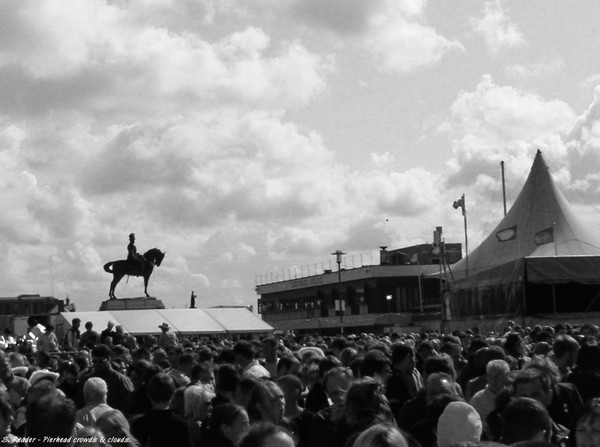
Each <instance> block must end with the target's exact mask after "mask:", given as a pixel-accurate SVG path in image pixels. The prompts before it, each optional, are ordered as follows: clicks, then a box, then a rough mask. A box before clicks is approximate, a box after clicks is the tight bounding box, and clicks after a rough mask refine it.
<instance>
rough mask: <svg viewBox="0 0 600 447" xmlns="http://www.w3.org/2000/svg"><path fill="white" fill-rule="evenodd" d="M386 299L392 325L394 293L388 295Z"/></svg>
mask: <svg viewBox="0 0 600 447" xmlns="http://www.w3.org/2000/svg"><path fill="white" fill-rule="evenodd" d="M385 299H386V301H387V303H388V318H389V320H390V326H391V325H392V295H386V296H385Z"/></svg>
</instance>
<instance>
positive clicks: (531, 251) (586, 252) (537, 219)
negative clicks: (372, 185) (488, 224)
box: [452, 150, 600, 283]
mask: <svg viewBox="0 0 600 447" xmlns="http://www.w3.org/2000/svg"><path fill="white" fill-rule="evenodd" d="M568 256H600V241H598V239H597V238H596V236H595V235H594V233H592V232H591V231H590V230H588V229H587V228H586V227H585V225H583V224H582V222H581V221H580V220H579V218H578V216H577V215H576V214H575V213H574V212H573V210H572V209H571V207H570V206H569V204H568V202H567V200H566V199H565V197H564V196H563V194H562V193H561V192H560V191H559V190H558V188H557V187H556V185H555V184H554V181H553V180H552V177H551V175H550V173H549V170H548V166H547V165H546V163H545V161H544V158H543V157H542V153H541V151H539V150H538V152H537V154H536V156H535V160H534V161H533V165H532V167H531V172H530V173H529V177H528V178H527V181H526V182H525V185H524V186H523V189H522V190H521V193H520V194H519V196H518V197H517V200H516V201H515V203H514V204H513V206H512V207H511V209H510V211H509V212H508V214H507V215H506V216H504V218H503V219H502V221H501V222H500V223H499V224H498V226H497V227H496V228H495V229H494V231H492V233H491V234H490V235H489V236H488V237H487V238H486V239H485V240H484V241H483V242H482V243H481V245H479V246H478V247H477V248H476V249H475V250H473V252H472V253H470V254H469V277H471V276H472V275H474V276H481V274H482V273H484V272H485V271H487V270H496V273H495V274H498V273H499V272H500V271H502V270H503V269H502V268H500V270H498V269H497V268H498V267H501V266H507V267H508V266H510V265H511V264H514V262H515V261H517V260H520V259H522V258H525V257H527V258H532V257H535V258H537V257H568ZM509 268H511V267H509ZM452 272H453V275H454V278H455V279H458V280H460V279H461V278H464V277H465V276H466V273H467V272H466V258H463V259H462V260H461V261H459V262H458V263H456V264H455V265H454V266H452ZM484 276H485V274H484ZM469 279H471V278H469ZM489 279H490V280H492V278H489ZM499 279H500V278H495V280H492V282H496V283H498V282H500V281H498V280H499Z"/></svg>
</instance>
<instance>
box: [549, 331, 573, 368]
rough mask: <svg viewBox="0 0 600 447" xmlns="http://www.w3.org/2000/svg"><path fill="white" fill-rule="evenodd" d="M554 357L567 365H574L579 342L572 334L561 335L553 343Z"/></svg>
mask: <svg viewBox="0 0 600 447" xmlns="http://www.w3.org/2000/svg"><path fill="white" fill-rule="evenodd" d="M552 351H553V352H554V357H555V358H556V359H557V360H560V361H561V362H562V363H564V365H565V366H573V365H574V364H575V361H576V360H577V351H579V343H577V340H575V339H574V338H573V337H571V336H570V335H566V334H565V335H559V336H558V337H556V338H555V339H554V343H553V344H552Z"/></svg>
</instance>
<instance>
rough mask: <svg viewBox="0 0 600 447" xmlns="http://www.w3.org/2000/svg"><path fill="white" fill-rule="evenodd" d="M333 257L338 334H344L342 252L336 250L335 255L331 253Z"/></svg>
mask: <svg viewBox="0 0 600 447" xmlns="http://www.w3.org/2000/svg"><path fill="white" fill-rule="evenodd" d="M331 254H332V255H335V262H337V265H338V303H339V307H340V333H341V334H343V333H344V308H345V307H346V306H344V305H343V304H344V303H343V301H342V256H343V255H345V254H346V253H344V252H343V251H342V250H337V251H336V252H335V253H331Z"/></svg>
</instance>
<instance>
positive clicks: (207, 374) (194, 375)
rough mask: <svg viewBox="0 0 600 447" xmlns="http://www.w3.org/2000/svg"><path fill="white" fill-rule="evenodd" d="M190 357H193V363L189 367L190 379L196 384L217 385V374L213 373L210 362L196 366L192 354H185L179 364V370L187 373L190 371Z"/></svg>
mask: <svg viewBox="0 0 600 447" xmlns="http://www.w3.org/2000/svg"><path fill="white" fill-rule="evenodd" d="M188 356H190V357H192V361H191V363H190V365H189V369H190V371H191V372H190V373H189V376H190V379H191V380H192V382H195V383H202V384H203V385H210V386H214V385H215V373H214V371H213V365H212V363H210V362H201V363H196V364H194V362H193V356H192V354H184V355H182V356H181V359H180V362H179V369H180V370H182V371H183V372H186V370H187V369H188V366H187V359H188Z"/></svg>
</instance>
